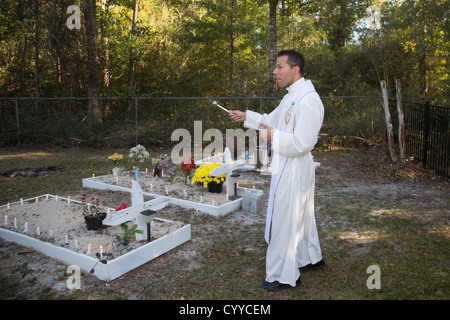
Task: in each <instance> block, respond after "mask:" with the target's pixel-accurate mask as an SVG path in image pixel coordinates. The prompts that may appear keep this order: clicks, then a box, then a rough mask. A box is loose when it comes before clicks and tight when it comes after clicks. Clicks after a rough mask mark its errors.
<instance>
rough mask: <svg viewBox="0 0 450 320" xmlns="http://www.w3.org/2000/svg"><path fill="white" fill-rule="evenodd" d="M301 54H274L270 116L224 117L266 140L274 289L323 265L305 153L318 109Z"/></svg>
mask: <svg viewBox="0 0 450 320" xmlns="http://www.w3.org/2000/svg"><path fill="white" fill-rule="evenodd" d="M303 65H304V59H303V56H302V55H301V54H300V53H298V52H296V51H293V50H285V51H281V52H279V53H278V58H277V62H276V68H275V70H274V71H273V75H274V77H275V81H276V83H277V85H278V86H279V87H281V88H287V91H288V92H287V94H286V95H285V96H284V98H283V99H282V101H281V103H280V104H279V105H278V107H277V108H276V109H275V110H273V111H272V112H271V113H270V114H259V113H256V112H253V111H250V110H247V111H246V112H242V111H239V110H233V111H231V113H230V117H231V118H232V119H233V120H235V121H244V126H245V127H247V128H253V129H258V130H260V135H261V137H262V139H264V140H266V141H271V143H272V165H271V174H272V176H271V184H270V193H269V203H268V208H267V217H266V229H265V240H266V242H267V243H268V248H267V255H266V279H265V281H264V282H263V284H262V287H263V288H265V289H267V290H270V291H276V290H280V289H283V288H288V287H295V286H299V285H300V284H301V281H300V271H303V270H307V269H318V268H322V267H323V266H324V265H325V263H324V261H323V260H322V253H321V248H320V244H319V237H318V233H317V227H316V221H315V216H314V188H315V172H314V162H313V157H312V155H311V151H312V150H313V148H314V145H315V144H316V143H317V140H318V134H319V131H320V129H321V127H322V122H323V116H324V107H323V104H322V101H321V100H320V97H319V95H318V94H317V92H316V91H315V89H314V86H313V85H312V83H311V81H309V80H305V79H304V78H303Z"/></svg>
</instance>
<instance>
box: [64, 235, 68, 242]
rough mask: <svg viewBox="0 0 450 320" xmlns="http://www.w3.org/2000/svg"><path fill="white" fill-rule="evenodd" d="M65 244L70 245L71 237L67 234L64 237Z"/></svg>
mask: <svg viewBox="0 0 450 320" xmlns="http://www.w3.org/2000/svg"><path fill="white" fill-rule="evenodd" d="M64 243H65V244H69V236H68V235H67V234H66V235H65V236H64Z"/></svg>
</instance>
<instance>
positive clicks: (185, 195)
mask: <svg viewBox="0 0 450 320" xmlns="http://www.w3.org/2000/svg"><path fill="white" fill-rule="evenodd" d="M184 198H185V199H186V198H187V193H186V190H184Z"/></svg>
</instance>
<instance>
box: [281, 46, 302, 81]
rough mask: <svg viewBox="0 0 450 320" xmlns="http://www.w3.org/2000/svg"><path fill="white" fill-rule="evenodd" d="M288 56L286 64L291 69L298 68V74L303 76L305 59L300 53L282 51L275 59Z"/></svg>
mask: <svg viewBox="0 0 450 320" xmlns="http://www.w3.org/2000/svg"><path fill="white" fill-rule="evenodd" d="M282 56H288V63H289V65H290V66H291V67H295V66H299V68H300V73H301V75H302V76H303V67H304V66H305V58H304V57H303V55H302V54H301V53H300V52H297V51H295V50H282V51H280V52H278V55H277V57H282Z"/></svg>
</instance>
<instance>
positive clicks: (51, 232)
mask: <svg viewBox="0 0 450 320" xmlns="http://www.w3.org/2000/svg"><path fill="white" fill-rule="evenodd" d="M49 234H50V239H52V238H53V230H50V231H49Z"/></svg>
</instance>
